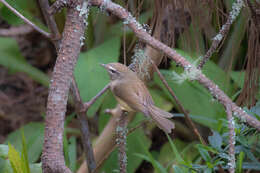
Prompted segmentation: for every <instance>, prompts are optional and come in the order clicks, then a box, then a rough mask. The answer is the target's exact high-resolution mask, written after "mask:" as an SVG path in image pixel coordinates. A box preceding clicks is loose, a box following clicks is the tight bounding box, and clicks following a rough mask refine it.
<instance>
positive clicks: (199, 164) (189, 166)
mask: <svg viewBox="0 0 260 173" xmlns="http://www.w3.org/2000/svg"><path fill="white" fill-rule="evenodd" d="M6 1H7V2H8V3H9V4H10V5H11V6H13V7H14V8H16V9H17V10H18V11H19V12H21V13H22V14H23V15H25V16H26V17H27V18H28V19H30V20H31V21H32V22H33V23H35V24H36V25H37V26H39V27H40V28H42V29H44V30H46V27H45V26H44V25H43V22H41V21H40V20H39V19H40V18H41V13H40V10H39V8H38V6H37V3H35V1H33V0H15V1H14V0H6ZM116 2H118V3H121V4H123V5H126V4H125V1H122V0H117V1H116ZM138 2H139V1H138ZM194 2H195V1H181V3H186V4H183V6H185V7H186V6H187V8H188V7H189V6H190V4H192V3H194ZM232 2H234V1H223V2H220V1H219V2H217V1H212V4H213V6H214V7H215V9H211V7H212V6H210V5H208V6H206V7H205V6H203V5H204V4H206V3H201V4H196V6H192V8H191V9H189V10H190V17H191V19H190V20H191V24H190V25H189V26H188V27H187V28H184V29H183V28H181V29H180V30H182V29H183V32H180V33H179V31H178V33H177V34H176V33H175V36H176V40H175V41H176V45H175V47H176V51H177V52H178V53H179V54H181V55H182V56H183V57H185V58H186V59H187V60H188V61H189V62H195V61H197V60H198V59H199V58H200V57H201V56H203V55H204V54H205V52H206V51H207V50H208V48H209V46H210V43H211V42H212V38H213V37H214V36H215V35H216V34H217V33H218V31H219V29H220V28H221V26H222V25H223V23H225V19H226V18H225V14H224V15H223V14H222V12H223V11H224V12H226V11H230V10H231V6H232ZM129 3H130V5H129V10H130V11H132V12H133V14H135V15H136V14H137V15H136V16H139V17H137V18H138V20H139V21H140V22H141V23H147V21H148V20H149V19H151V17H152V16H153V15H154V14H155V13H156V11H155V10H153V9H152V8H151V7H152V6H153V5H154V4H153V1H144V4H142V5H143V6H140V8H139V7H138V8H137V7H135V6H134V5H135V4H134V1H131V2H130V1H129ZM28 4H30V5H28ZM212 4H211V5H212ZM127 7H128V6H127ZM204 7H205V8H204ZM202 9H203V10H202ZM138 10H139V11H138ZM196 10H197V11H199V12H197V13H196ZM165 11H166V10H165ZM219 11H221V13H220V12H219ZM204 14H207V16H206V17H205V16H203V15H204ZM157 15H159V14H157ZM178 15H179V14H178ZM178 15H177V18H178V19H179V18H180V19H181V17H179V16H178ZM65 16H66V10H62V11H61V13H59V14H57V15H56V16H55V17H56V21H57V23H58V26H59V29H60V30H61V31H62V30H63V26H64V23H65V20H64V19H65ZM0 17H1V19H3V20H4V21H5V22H7V23H8V24H10V25H12V26H17V25H20V24H23V23H24V22H23V21H22V20H21V19H19V18H18V17H16V16H15V15H14V14H13V13H12V12H11V11H9V10H8V9H7V8H6V7H5V6H3V5H2V4H0ZM157 17H158V16H157ZM249 17H250V16H249V13H248V11H247V10H246V9H245V8H244V10H243V11H242V12H241V14H240V15H239V16H238V18H237V20H236V21H235V23H234V24H233V25H232V27H231V30H230V33H229V34H228V35H227V37H226V38H225V40H224V41H223V43H222V45H221V46H220V47H219V50H218V51H217V52H216V53H214V54H213V56H212V57H211V60H210V61H208V62H207V63H206V65H205V66H204V67H203V70H202V72H203V74H205V75H206V76H207V77H208V78H209V79H211V80H212V81H213V82H214V83H216V84H217V85H218V86H219V88H220V89H221V90H223V91H224V92H225V93H226V94H227V95H228V96H229V97H230V98H232V100H234V101H236V99H237V97H238V95H239V94H240V93H241V92H242V89H243V87H244V81H245V75H246V72H245V70H246V69H245V68H244V66H243V64H245V63H246V60H245V57H246V53H247V52H246V51H247V49H248V44H247V41H248V36H247V34H246V33H248V32H250V31H249V25H248V19H249ZM174 19H175V18H174ZM204 19H205V21H204ZM187 22H188V20H187ZM88 23H89V25H88V29H87V32H86V40H85V43H86V46H85V47H83V49H82V52H81V53H80V56H79V59H78V62H77V65H76V67H75V72H74V75H75V79H76V82H77V84H78V87H79V90H80V95H81V97H82V99H83V101H84V102H86V101H89V100H90V99H91V98H92V97H93V96H95V95H96V94H97V93H98V92H99V91H100V90H101V89H102V88H103V87H104V86H105V85H106V84H107V83H108V81H109V79H108V75H107V73H106V72H105V70H104V69H103V68H102V67H101V66H100V64H101V63H110V62H118V61H119V62H123V51H122V49H123V46H124V45H123V44H124V41H123V40H124V39H123V38H124V34H125V38H126V43H125V44H126V49H127V52H126V54H127V57H131V55H132V54H133V52H131V50H132V47H134V46H133V45H134V43H135V42H136V40H137V39H136V37H135V36H134V34H133V32H132V31H131V30H130V29H129V28H128V27H127V26H125V25H124V24H123V22H122V21H120V20H118V19H115V18H113V17H111V16H107V14H104V13H100V9H97V8H92V9H91V13H90V15H89V18H88ZM188 23H189V22H188ZM165 25H168V24H166V23H163V26H165ZM169 25H170V24H169ZM176 25H178V26H179V25H181V24H179V23H178V22H176ZM151 27H153V26H151ZM171 27H176V26H170V27H169V28H170V30H168V32H171V31H172V30H174V31H176V28H171ZM177 29H179V28H177ZM161 35H163V34H161ZM39 41H41V40H39ZM137 42H138V43H139V44H142V43H141V41H137ZM128 49H129V50H128ZM86 50H87V51H86ZM22 51H23V50H22V49H21V48H20V47H19V45H18V43H17V41H16V40H15V38H0V52H1V55H0V64H1V65H2V66H3V67H4V68H6V69H8V72H9V73H10V74H11V76H15V75H16V74H17V73H24V74H26V75H27V77H28V78H29V79H32V80H33V81H34V82H36V83H37V86H38V85H40V86H44V87H46V88H47V87H48V85H49V74H47V73H48V71H52V68H50V67H52V66H53V64H49V65H48V69H40V68H38V67H36V66H33V65H31V64H30V63H29V61H28V59H27V57H24V56H23V54H22ZM53 58H54V57H53ZM129 61H130V60H129ZM161 67H163V69H161V72H162V74H163V75H164V76H165V78H166V80H167V82H168V84H169V86H170V87H171V88H172V90H173V91H174V93H175V94H176V95H177V97H178V98H179V100H180V102H181V103H182V105H183V106H184V108H185V109H186V110H188V111H189V115H190V117H191V119H192V120H193V121H194V122H196V123H197V124H196V125H197V126H198V127H199V129H200V131H201V132H202V134H203V135H204V136H205V135H206V136H207V137H208V138H207V139H208V140H207V141H208V145H202V144H200V143H198V141H197V140H194V139H193V138H192V137H193V136H194V135H193V134H192V133H193V132H192V131H191V129H189V128H187V126H186V125H185V124H184V123H183V121H182V119H183V118H184V115H183V114H182V113H181V112H180V110H179V108H178V107H177V105H176V103H175V101H174V100H173V98H172V97H171V96H170V94H169V92H168V90H167V89H166V88H165V87H164V85H163V83H162V82H161V80H160V79H159V77H158V75H157V74H155V75H154V77H153V81H152V82H150V83H149V84H148V87H149V90H150V93H151V95H152V97H153V99H154V101H155V104H156V105H157V106H158V107H160V108H161V109H164V110H166V111H170V112H171V113H173V114H174V115H175V118H174V121H175V124H176V134H175V133H174V136H173V137H172V136H168V135H166V136H164V137H165V138H167V141H166V142H161V141H160V142H161V145H162V146H160V147H159V148H157V149H153V143H154V141H153V140H152V139H151V136H152V135H153V134H152V133H153V132H152V129H154V127H155V125H154V124H153V123H147V124H146V126H145V127H144V128H139V129H137V130H135V131H134V132H132V133H131V134H130V135H129V136H128V137H127V156H128V166H127V170H128V172H129V173H132V172H135V171H136V170H137V169H138V168H140V166H142V164H143V163H147V162H148V163H149V164H151V165H152V167H153V169H154V172H157V173H166V172H177V173H178V172H184V173H185V172H187V173H188V172H192V173H193V172H208V173H210V172H216V171H217V169H219V166H221V167H222V168H224V169H227V168H228V166H227V165H228V160H229V155H228V147H229V144H228V127H227V121H226V113H225V111H224V108H223V106H222V105H221V104H220V103H218V102H217V101H216V99H215V98H213V97H212V95H211V94H210V93H209V92H208V91H207V90H206V89H205V88H203V87H202V86H201V85H200V84H199V83H198V82H197V81H193V80H192V79H194V77H193V78H187V79H188V80H185V81H183V82H181V83H180V82H178V81H176V80H174V74H178V75H179V76H180V77H183V75H182V74H185V73H183V72H184V71H183V69H182V68H180V67H179V66H178V64H176V63H174V62H170V63H169V64H167V65H165V66H164V65H163V63H162V66H161ZM1 68H2V67H1ZM0 70H1V69H0ZM186 75H187V74H186ZM1 87H2V86H1ZM259 93H260V92H259V91H258V95H257V97H258V99H259V98H260V94H259ZM116 104H117V102H116V100H115V99H114V97H113V95H112V93H111V92H109V91H108V92H107V93H105V94H104V95H103V96H102V97H100V98H99V99H98V100H97V102H95V104H94V105H92V106H91V108H90V109H89V111H88V115H89V117H88V118H89V119H90V120H91V121H90V122H95V123H96V124H97V125H95V123H93V124H91V128H95V129H94V130H93V129H91V130H93V131H95V132H96V133H93V134H94V136H93V137H92V139H93V143H95V140H96V138H97V135H98V134H100V133H101V132H102V130H103V129H104V127H105V126H106V124H107V122H108V121H109V119H110V117H109V116H108V115H107V114H106V113H105V110H106V109H109V108H114V107H115V106H116ZM70 106H71V105H69V106H68V107H69V108H68V110H69V111H68V112H69V113H68V114H71V115H70V116H68V117H67V118H66V124H65V132H64V138H63V139H64V141H63V144H64V148H63V149H64V156H65V161H66V165H67V166H68V167H69V168H70V169H71V170H72V171H74V172H75V171H77V169H78V167H79V165H80V164H81V163H80V162H79V160H80V159H79V158H82V157H83V155H82V152H81V151H82V147H81V142H80V141H79V140H78V139H79V136H80V135H79V130H78V127H75V125H74V119H76V118H75V112H73V111H74V110H73V109H70ZM244 110H245V111H247V112H248V113H250V115H252V116H254V117H256V118H257V119H259V120H260V102H258V103H257V104H256V106H254V107H252V108H250V109H247V108H244ZM17 114H19V112H18V113H17ZM0 118H1V115H0ZM144 120H147V119H146V117H144V116H143V115H142V114H141V113H138V114H137V115H136V117H135V119H134V120H133V122H132V123H130V124H129V126H128V128H129V129H131V128H133V127H136V126H137V125H138V124H139V123H141V122H143V121H144ZM235 125H236V126H235V131H236V138H235V140H236V144H235V156H236V172H237V173H242V172H244V171H245V170H246V169H250V170H255V171H259V170H260V163H259V159H260V157H259V156H260V149H259V148H260V146H259V145H260V143H259V138H260V136H259V133H257V132H256V130H255V129H253V128H250V127H248V126H247V125H246V124H243V123H242V122H240V121H239V120H236V124H235ZM21 129H23V130H21ZM21 129H18V130H16V131H12V132H10V133H9V134H8V135H7V137H6V140H5V142H4V144H0V172H6V173H12V172H14V173H15V172H21V173H29V172H31V173H40V172H41V163H39V160H40V155H41V152H42V146H43V135H44V125H43V124H42V123H39V122H32V123H28V124H26V125H23V126H22V128H21ZM201 129H206V130H201ZM21 131H23V132H24V133H23V134H22V135H21ZM185 132H186V133H185ZM208 132H211V133H210V134H209V133H208ZM184 134H185V135H184ZM162 136H163V135H162ZM162 136H158V140H160V139H161V137H162ZM25 139H26V140H25ZM80 148H81V149H80ZM79 151H80V152H79ZM104 157H105V156H104ZM105 159H106V160H105V162H104V165H103V166H102V168H101V171H104V172H109V171H110V170H113V171H116V170H117V169H118V165H117V164H118V163H117V150H114V151H113V152H112V154H111V155H110V156H109V157H108V158H105ZM144 161H145V162H144ZM110 172H111V171H110Z"/></svg>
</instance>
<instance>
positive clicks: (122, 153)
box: [116, 111, 127, 173]
mask: <svg viewBox="0 0 260 173" xmlns="http://www.w3.org/2000/svg"><path fill="white" fill-rule="evenodd" d="M126 116H127V112H124V111H121V115H120V117H119V119H118V124H117V127H116V133H117V138H116V144H117V146H118V163H119V172H120V173H126V167H127V156H126V136H127V118H126Z"/></svg>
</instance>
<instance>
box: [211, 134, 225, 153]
mask: <svg viewBox="0 0 260 173" xmlns="http://www.w3.org/2000/svg"><path fill="white" fill-rule="evenodd" d="M208 140H209V143H210V145H211V146H212V147H214V148H216V149H217V150H221V145H222V141H223V140H222V137H221V136H220V134H219V133H218V132H216V131H213V135H212V136H209V137H208Z"/></svg>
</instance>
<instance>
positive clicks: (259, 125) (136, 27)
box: [90, 0, 260, 131]
mask: <svg viewBox="0 0 260 173" xmlns="http://www.w3.org/2000/svg"><path fill="white" fill-rule="evenodd" d="M90 2H91V3H92V5H97V6H103V7H105V9H106V10H107V11H109V12H111V13H112V14H114V15H116V16H118V17H119V18H121V19H123V20H125V21H127V22H125V23H128V24H127V25H128V26H129V28H131V29H132V30H133V31H134V33H135V34H136V36H137V37H138V38H140V39H141V40H143V41H144V42H145V43H147V44H148V45H150V46H152V47H153V48H155V49H157V50H159V51H162V52H163V53H165V54H166V55H167V56H168V57H169V58H170V59H172V60H173V61H175V62H176V63H177V64H179V65H180V66H182V67H184V68H185V69H190V68H191V67H192V64H190V63H189V62H188V61H187V60H186V59H185V58H184V57H182V56H181V55H180V54H178V53H177V52H176V51H175V50H173V49H172V48H170V47H168V46H166V45H165V44H163V43H162V42H160V41H158V40H157V39H155V38H153V37H152V36H151V35H149V34H148V33H147V32H146V31H145V30H144V29H143V28H142V26H141V25H140V24H139V23H138V22H137V21H136V20H135V19H134V18H133V16H132V15H131V14H130V13H129V12H128V11H127V10H125V9H124V8H123V7H121V6H120V5H118V4H115V3H113V2H112V1H110V0H91V1H90ZM196 80H197V81H198V82H199V83H200V84H201V85H203V86H204V87H205V88H206V89H208V90H209V91H210V93H211V95H213V96H214V97H215V98H216V99H217V100H218V101H219V102H220V103H221V104H223V105H224V106H225V105H227V104H230V105H231V109H232V111H233V112H234V115H235V116H237V117H238V118H239V119H241V120H242V121H244V122H246V123H248V124H249V125H251V126H252V127H254V128H256V129H257V130H259V131H260V121H258V120H257V119H256V118H254V117H251V116H250V115H248V114H247V113H246V112H245V111H243V110H242V109H241V108H240V107H238V106H237V105H236V104H235V103H233V102H232V100H231V99H230V98H229V97H228V96H227V95H226V94H225V93H224V92H223V91H222V90H221V89H219V88H218V86H217V85H216V84H214V83H213V82H212V81H211V80H210V79H208V78H207V77H206V76H205V75H204V74H202V73H200V74H198V75H197V78H196Z"/></svg>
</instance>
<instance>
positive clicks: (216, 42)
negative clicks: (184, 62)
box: [198, 0, 244, 69]
mask: <svg viewBox="0 0 260 173" xmlns="http://www.w3.org/2000/svg"><path fill="white" fill-rule="evenodd" d="M243 4H244V3H243V0H237V1H235V2H234V3H233V5H232V11H231V12H230V13H229V16H228V19H227V22H226V23H225V24H224V25H223V26H222V28H221V29H220V31H219V33H218V34H217V35H216V36H215V37H214V38H213V42H212V44H211V47H210V48H209V50H208V51H207V53H206V54H205V55H204V57H203V59H202V60H201V62H200V63H199V65H198V69H202V67H203V66H204V64H205V63H206V62H207V61H208V60H209V59H210V57H211V56H212V54H213V53H214V52H215V51H216V49H217V48H218V46H219V44H220V43H221V41H222V40H223V39H224V38H225V37H226V35H227V34H228V31H229V29H230V27H231V25H232V23H233V22H234V21H235V19H236V17H237V16H238V15H239V13H240V11H241V9H242V6H243Z"/></svg>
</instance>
